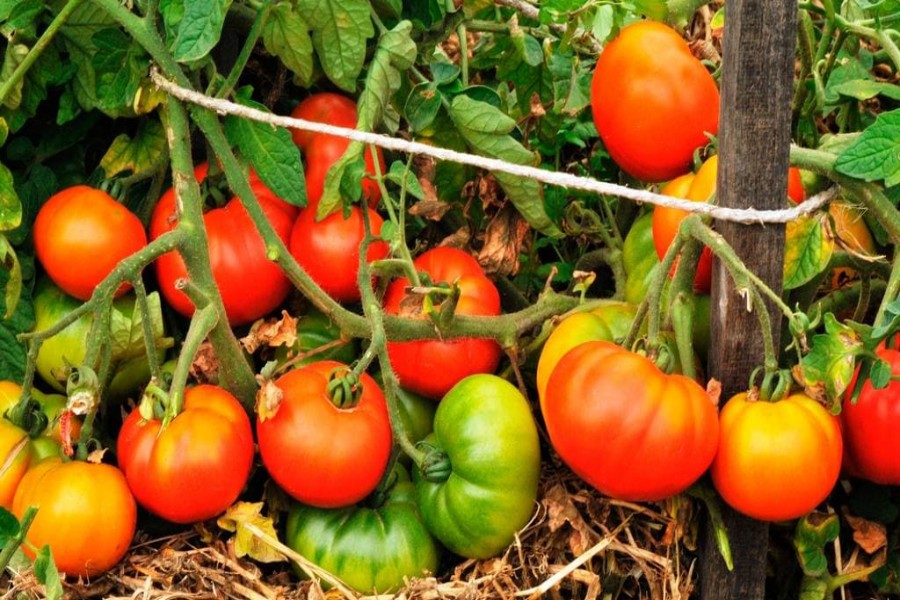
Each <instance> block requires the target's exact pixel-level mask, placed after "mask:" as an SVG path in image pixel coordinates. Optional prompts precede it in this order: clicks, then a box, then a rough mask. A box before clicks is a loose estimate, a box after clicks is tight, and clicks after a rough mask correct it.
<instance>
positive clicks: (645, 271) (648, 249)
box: [622, 211, 659, 305]
mask: <svg viewBox="0 0 900 600" xmlns="http://www.w3.org/2000/svg"><path fill="white" fill-rule="evenodd" d="M622 262H623V263H624V265H625V276H626V279H625V301H626V302H629V303H631V304H635V305H637V304H640V303H641V300H643V299H644V296H646V295H647V290H648V289H650V282H651V281H652V280H653V275H654V274H655V273H656V269H657V265H659V257H658V256H657V254H656V247H655V246H654V245H653V211H650V212H646V213H644V214H643V215H641V216H640V217H638V218H637V219H636V220H635V221H634V223H632V225H631V229H629V230H628V235H626V236H625V244H624V246H623V247H622Z"/></svg>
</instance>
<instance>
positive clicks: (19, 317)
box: [0, 269, 34, 381]
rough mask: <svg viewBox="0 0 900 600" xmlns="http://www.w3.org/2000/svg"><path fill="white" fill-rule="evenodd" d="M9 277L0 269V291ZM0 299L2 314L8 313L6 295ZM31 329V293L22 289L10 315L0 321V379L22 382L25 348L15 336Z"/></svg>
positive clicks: (32, 312)
mask: <svg viewBox="0 0 900 600" xmlns="http://www.w3.org/2000/svg"><path fill="white" fill-rule="evenodd" d="M10 275H11V273H10V271H9V270H7V269H0V289H4V290H5V289H7V288H8V287H10V285H11V284H10ZM12 285H15V284H12ZM0 299H2V301H3V307H2V312H3V313H4V314H5V313H8V312H9V310H8V306H7V304H6V302H7V299H6V294H3V295H0ZM33 327H34V306H33V305H32V302H31V293H30V292H29V290H28V288H22V292H21V294H20V297H19V301H18V302H17V303H16V304H15V308H14V310H13V311H12V315H11V316H10V317H9V318H7V319H4V320H2V321H0V379H8V380H12V381H22V379H23V378H24V377H25V357H26V348H25V344H24V343H23V342H21V341H19V339H18V337H17V336H18V335H19V334H20V333H25V332H27V331H31V330H32V328H33Z"/></svg>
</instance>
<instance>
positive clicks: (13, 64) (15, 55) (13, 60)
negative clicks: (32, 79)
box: [0, 44, 28, 109]
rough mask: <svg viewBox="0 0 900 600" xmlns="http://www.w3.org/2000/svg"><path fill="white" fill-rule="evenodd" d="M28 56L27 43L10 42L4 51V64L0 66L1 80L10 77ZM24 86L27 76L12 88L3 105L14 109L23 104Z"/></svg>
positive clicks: (3, 80)
mask: <svg viewBox="0 0 900 600" xmlns="http://www.w3.org/2000/svg"><path fill="white" fill-rule="evenodd" d="M26 56H28V46H26V45H25V44H8V45H7V46H6V50H5V51H4V53H3V66H2V67H0V82H5V81H6V80H7V79H9V77H10V75H12V73H13V71H15V70H16V68H17V67H18V66H19V65H20V64H22V61H24V60H25V57H26ZM24 86H25V78H24V77H23V78H22V79H20V80H19V82H18V83H17V84H16V85H14V86H13V87H12V88H11V89H10V91H9V93H8V94H7V95H6V98H5V99H4V100H3V105H4V106H8V107H9V108H12V109H16V108H19V105H20V104H22V88H23V87H24Z"/></svg>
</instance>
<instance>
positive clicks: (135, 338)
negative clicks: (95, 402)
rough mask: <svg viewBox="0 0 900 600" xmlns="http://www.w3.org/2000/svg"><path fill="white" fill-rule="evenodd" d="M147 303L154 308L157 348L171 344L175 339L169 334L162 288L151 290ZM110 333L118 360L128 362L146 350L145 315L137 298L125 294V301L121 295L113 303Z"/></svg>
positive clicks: (112, 348)
mask: <svg viewBox="0 0 900 600" xmlns="http://www.w3.org/2000/svg"><path fill="white" fill-rule="evenodd" d="M147 306H148V308H149V311H150V330H151V331H152V332H153V346H154V347H155V348H168V347H170V346H171V345H172V339H171V338H167V337H165V331H164V329H163V317H162V304H161V302H160V299H159V293H158V292H153V293H151V294H147ZM129 309H130V310H129ZM109 336H110V342H111V344H110V352H111V358H112V361H113V362H114V363H122V362H126V361H128V360H130V359H133V358H136V357H142V356H144V355H145V354H146V347H145V344H144V326H143V315H142V314H141V310H140V307H139V306H138V304H137V303H136V302H133V300H131V299H128V298H125V299H124V301H123V300H122V299H119V300H117V301H116V303H114V304H113V310H112V314H111V318H110V331H109Z"/></svg>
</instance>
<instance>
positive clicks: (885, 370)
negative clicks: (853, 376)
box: [869, 358, 893, 390]
mask: <svg viewBox="0 0 900 600" xmlns="http://www.w3.org/2000/svg"><path fill="white" fill-rule="evenodd" d="M892 376H893V373H892V372H891V365H890V363H888V362H887V361H886V360H883V359H880V358H879V359H878V360H876V361H873V362H872V366H871V367H870V370H869V381H870V382H872V387H873V388H875V389H876V390H880V389H884V388H886V387H887V386H888V384H890V383H891V377H892Z"/></svg>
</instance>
